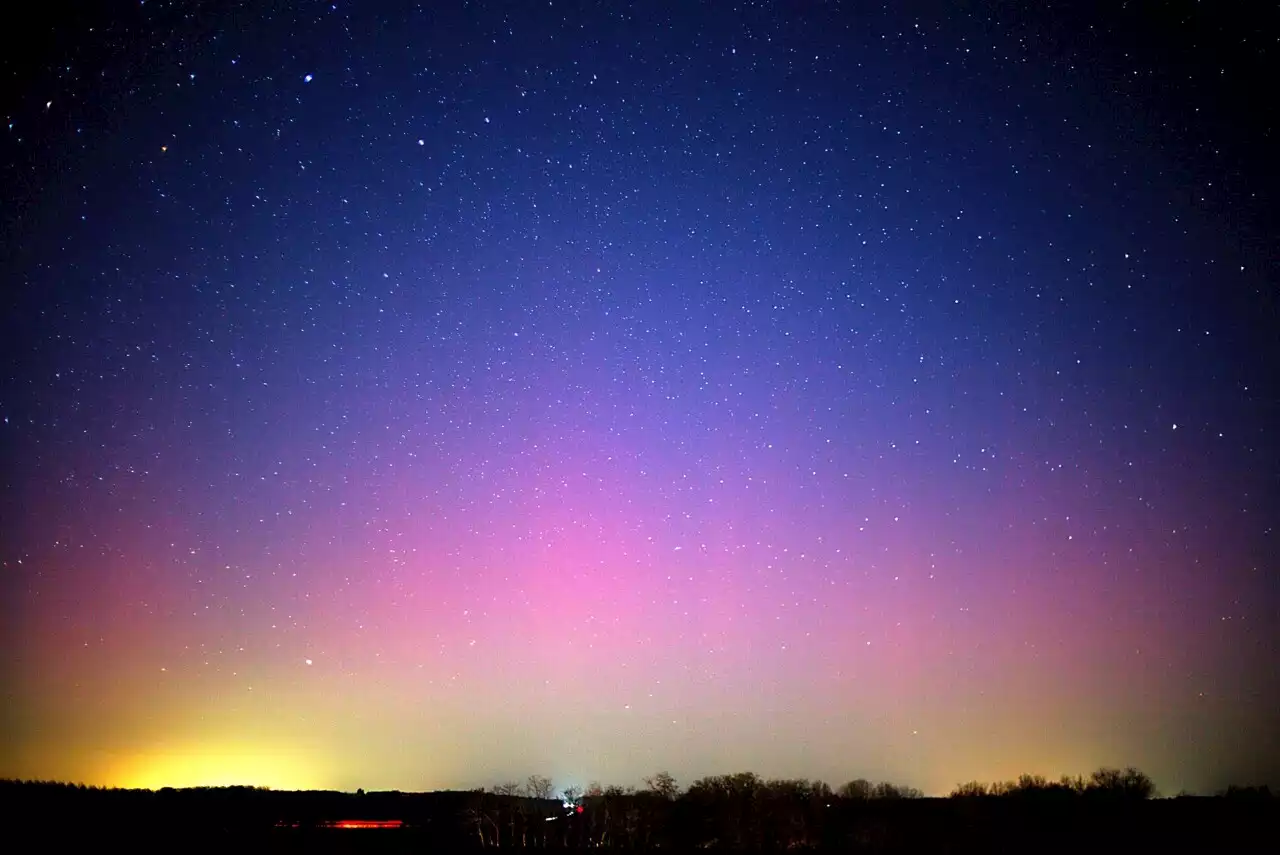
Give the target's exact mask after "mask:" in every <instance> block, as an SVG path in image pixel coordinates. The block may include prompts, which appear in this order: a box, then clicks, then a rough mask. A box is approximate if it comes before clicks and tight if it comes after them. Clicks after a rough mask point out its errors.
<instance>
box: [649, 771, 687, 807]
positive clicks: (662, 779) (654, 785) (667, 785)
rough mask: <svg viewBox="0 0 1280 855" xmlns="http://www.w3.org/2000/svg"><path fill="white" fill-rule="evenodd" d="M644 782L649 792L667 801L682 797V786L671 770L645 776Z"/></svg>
mask: <svg viewBox="0 0 1280 855" xmlns="http://www.w3.org/2000/svg"><path fill="white" fill-rule="evenodd" d="M644 784H645V786H646V787H648V788H649V792H651V793H655V794H656V795H658V796H661V797H662V798H664V799H666V800H667V801H675V800H676V799H677V798H679V797H680V786H679V785H678V784H677V783H676V779H675V778H673V777H672V776H671V773H670V772H665V771H664V772H659V773H658V774H656V775H653V776H651V777H648V778H645V779H644Z"/></svg>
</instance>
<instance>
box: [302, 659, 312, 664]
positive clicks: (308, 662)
mask: <svg viewBox="0 0 1280 855" xmlns="http://www.w3.org/2000/svg"><path fill="white" fill-rule="evenodd" d="M302 661H303V662H306V663H307V664H308V665H310V664H311V660H310V659H304V660H302Z"/></svg>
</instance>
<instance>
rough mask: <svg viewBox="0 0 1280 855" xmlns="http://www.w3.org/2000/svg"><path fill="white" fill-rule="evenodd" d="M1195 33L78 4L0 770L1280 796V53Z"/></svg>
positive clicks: (26, 67)
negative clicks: (1041, 777)
mask: <svg viewBox="0 0 1280 855" xmlns="http://www.w3.org/2000/svg"><path fill="white" fill-rule="evenodd" d="M1139 6H1141V8H1140V9H1133V10H1130V9H1121V10H1107V11H1104V12H1096V11H1095V12H1088V13H1085V12H1083V11H1081V10H1079V9H1073V8H1072V7H1070V6H1063V7H1060V8H1054V7H1050V6H1043V7H1042V6H1037V7H1036V8H1035V9H1034V10H1017V9H1012V8H1005V7H1004V6H1001V5H997V4H990V5H986V4H976V5H974V6H972V8H969V9H967V10H966V11H960V10H958V9H955V8H952V7H951V6H949V5H947V4H919V5H916V4H905V5H903V6H902V7H901V8H899V7H898V5H897V4H891V5H890V6H889V7H888V8H882V7H880V6H878V5H873V4H860V3H850V4H840V3H828V4H799V5H791V4H769V3H765V4H744V5H734V6H726V5H722V4H656V5H654V6H652V7H650V6H647V5H632V4H623V3H617V4H614V3H601V4H596V3H582V4H567V3H561V2H551V3H540V4H533V3H461V4H460V3H440V4H421V5H420V6H416V7H415V6H411V5H409V4H397V3H388V4H373V5H372V6H369V7H366V6H365V5H364V4H346V3H338V4H329V3H303V4H297V5H296V8H293V9H291V10H289V11H287V12H279V11H272V10H268V9H264V8H262V7H261V6H259V5H258V4H243V5H240V4H225V5H218V7H217V8H214V7H213V6H201V5H199V4H195V5H192V4H164V3H157V2H154V0H151V1H150V2H146V3H143V4H139V5H137V6H136V7H134V6H130V7H129V8H127V9H125V8H120V9H114V10H110V11H104V10H96V11H89V12H84V13H82V14H80V15H78V16H71V17H70V18H67V17H66V16H64V17H62V18H58V19H57V20H56V21H54V20H53V19H52V18H53V16H52V13H50V15H51V18H50V20H49V21H48V22H47V23H45V24H43V25H39V26H36V27H34V28H33V30H32V32H31V33H29V34H25V38H29V39H30V44H29V47H34V48H36V50H35V51H34V54H37V55H39V61H38V62H36V61H31V60H22V59H18V58H17V54H15V53H11V54H10V56H9V58H7V59H6V60H5V69H6V72H5V79H6V83H5V93H6V94H5V100H4V104H5V124H6V125H7V129H6V130H5V131H4V134H3V142H2V143H0V146H2V147H3V148H2V153H3V176H4V180H3V182H2V183H3V186H4V187H5V190H4V194H5V206H4V207H5V213H4V215H3V232H2V233H3V242H2V246H3V250H2V255H0V259H2V266H0V270H2V271H3V277H4V281H5V283H6V284H5V287H4V294H5V296H4V303H5V309H4V325H3V330H2V331H3V336H4V344H3V345H0V347H2V348H3V356H4V362H3V364H4V372H3V387H2V396H0V415H2V416H3V425H2V430H0V436H3V441H2V442H0V450H2V452H0V453H2V454H3V460H4V461H5V462H4V467H3V469H4V472H5V473H6V474H5V475H4V476H3V490H2V491H0V501H2V504H0V508H2V509H3V511H2V512H0V516H2V518H3V522H2V523H0V535H2V537H0V560H2V561H3V579H4V582H3V589H2V590H3V596H4V610H3V616H4V620H3V624H4V626H5V629H4V635H3V640H4V642H5V644H4V649H5V650H6V651H7V656H6V669H5V672H4V673H5V677H4V681H3V682H4V691H5V695H6V704H5V706H6V708H7V712H6V713H5V717H6V719H7V721H6V722H5V726H4V727H3V732H4V733H5V738H4V739H3V740H0V775H5V776H12V777H41V778H64V779H70V780H83V781H85V782H93V783H107V784H117V785H130V786H164V785H166V784H171V785H183V784H194V783H233V782H234V783H241V782H243V783H254V784H266V785H270V786H278V787H336V788H348V789H354V788H356V787H373V788H391V787H397V788H402V789H406V790H409V789H413V790H418V789H432V788H463V787H474V786H482V785H486V784H492V783H493V782H494V781H497V780H507V779H515V778H521V777H523V776H525V775H527V774H530V773H534V772H537V773H542V774H547V775H549V776H551V777H552V778H553V779H554V780H555V781H556V782H557V784H560V785H568V784H577V785H582V784H585V783H586V782H587V781H588V780H591V779H600V780H603V781H606V782H615V781H616V782H620V783H630V782H634V781H638V780H639V779H640V778H641V777H642V776H644V775H647V774H652V773H653V772H654V771H656V770H657V769H662V768H665V769H669V770H670V771H671V772H672V773H673V774H675V775H676V777H677V778H679V779H681V780H682V781H685V782H688V781H690V780H692V779H693V778H696V777H699V776H701V775H705V774H716V773H720V772H726V771H736V770H739V769H750V770H753V771H757V772H759V773H761V774H762V775H766V776H775V775H778V776H780V775H796V776H806V777H820V778H824V779H826V780H828V781H831V782H833V783H838V782H842V781H845V780H848V779H850V778H853V777H859V776H864V777H869V778H876V779H878V778H889V779H893V780H901V781H904V782H906V783H909V784H912V785H915V786H918V787H920V788H921V789H923V790H925V791H926V792H929V793H937V792H946V791H947V790H948V789H950V788H951V787H952V786H953V785H954V784H956V783H957V782H959V781H964V780H971V779H975V778H976V779H983V780H989V779H996V778H1004V777H1012V776H1016V775H1017V774H1019V773H1023V772H1027V773H1037V774H1046V775H1049V776H1052V777H1056V776H1057V775H1059V774H1076V773H1080V772H1085V773H1087V772H1088V771H1089V770H1091V769H1092V768H1095V767H1097V766H1099V765H1103V764H1107V765H1124V764H1130V763H1132V764H1135V765H1138V766H1140V767H1141V768H1143V769H1144V770H1145V771H1147V772H1148V773H1150V774H1151V775H1152V777H1153V778H1154V779H1155V780H1156V782H1157V784H1158V785H1159V786H1160V787H1161V789H1162V790H1164V791H1166V792H1168V793H1173V792H1176V791H1177V790H1179V789H1182V788H1184V787H1185V788H1189V789H1192V790H1201V791H1208V790H1212V789H1214V788H1216V787H1219V786H1224V785H1225V784H1227V783H1231V782H1236V783H1251V782H1255V781H1256V782H1268V781H1269V782H1270V783H1272V785H1273V786H1274V785H1276V784H1277V783H1280V777H1277V774H1278V773H1280V759H1278V758H1280V746H1278V745H1277V743H1276V736H1275V734H1276V733H1277V732H1280V731H1277V730H1275V729H1273V728H1274V724H1275V719H1274V713H1273V712H1272V711H1273V710H1274V709H1275V708H1276V707H1277V703H1278V702H1280V684H1278V683H1277V678H1276V671H1275V668H1274V662H1275V658H1276V653H1277V649H1276V637H1275V625H1276V624H1275V621H1276V617H1277V606H1278V604H1280V598H1278V596H1277V587H1276V578H1277V577H1276V571H1277V568H1276V565H1275V556H1276V549H1275V536H1276V532H1275V520H1276V512H1277V501H1276V500H1277V491H1276V485H1277V483H1280V482H1278V481H1277V472H1278V471H1280V467H1278V466H1277V464H1278V462H1280V461H1278V460H1277V448H1280V446H1277V443H1276V434H1275V431H1276V424H1277V421H1276V415H1277V413H1276V401H1277V400H1278V398H1277V391H1278V390H1277V384H1276V380H1277V378H1276V373H1275V367H1274V366H1275V365H1277V364H1280V360H1277V352H1276V351H1277V349H1276V330H1277V316H1276V309H1275V285H1276V259H1277V258H1280V252H1277V249H1278V247H1277V245H1276V234H1277V232H1276V230H1275V228H1274V226H1275V223H1276V218H1275V207H1274V205H1275V203H1274V201H1273V200H1274V198H1275V193H1274V191H1275V190H1276V187H1275V179H1274V178H1273V177H1268V176H1269V175H1270V173H1269V172H1268V171H1267V170H1266V169H1265V164H1266V163H1267V162H1268V161H1269V159H1270V155H1269V154H1268V152H1269V150H1270V147H1271V146H1272V144H1273V140H1274V127H1275V124H1274V120H1275V107H1274V105H1272V104H1267V103H1256V102H1254V101H1251V100H1250V99H1251V97H1252V96H1249V95H1248V94H1247V93H1248V91H1249V87H1250V86H1255V87H1256V86H1259V85H1261V84H1260V83H1259V82H1258V81H1260V80H1263V79H1266V77H1267V76H1269V75H1270V73H1271V72H1274V68H1273V66H1274V64H1275V63H1274V50H1275V39H1274V32H1273V31H1270V32H1269V31H1268V27H1269V26H1270V25H1269V24H1268V23H1267V22H1266V21H1262V20H1250V21H1244V20H1231V19H1228V18H1227V17H1225V16H1223V13H1221V12H1219V11H1216V10H1214V11H1210V10H1204V9H1200V8H1199V7H1198V6H1193V5H1191V4H1176V5H1175V6H1174V7H1164V6H1161V7H1158V8H1157V7H1154V6H1152V7H1147V6H1146V5H1143V4H1139ZM1087 15H1095V16H1096V17H1087ZM15 38H17V36H15ZM25 55H26V56H31V55H32V53H31V52H28V53H26V54H25ZM1268 69H1270V71H1268ZM1264 100H1265V99H1264Z"/></svg>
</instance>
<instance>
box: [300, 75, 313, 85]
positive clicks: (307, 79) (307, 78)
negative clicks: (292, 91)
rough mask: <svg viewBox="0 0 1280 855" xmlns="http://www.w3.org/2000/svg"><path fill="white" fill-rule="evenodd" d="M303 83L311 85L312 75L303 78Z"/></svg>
mask: <svg viewBox="0 0 1280 855" xmlns="http://www.w3.org/2000/svg"><path fill="white" fill-rule="evenodd" d="M302 82H303V83H310V82H311V75H310V74H308V75H307V76H306V77H304V78H302Z"/></svg>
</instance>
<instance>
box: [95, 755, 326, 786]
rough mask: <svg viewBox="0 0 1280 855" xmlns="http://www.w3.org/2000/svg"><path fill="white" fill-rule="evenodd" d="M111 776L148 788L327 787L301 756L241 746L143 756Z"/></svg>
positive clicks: (124, 762) (118, 782) (120, 783)
mask: <svg viewBox="0 0 1280 855" xmlns="http://www.w3.org/2000/svg"><path fill="white" fill-rule="evenodd" d="M112 777H113V778H115V779H116V783H115V785H116V786H120V787H126V788H130V789H132V788H140V789H149V790H156V789H160V788H161V787H175V788H180V787H229V786H236V785H244V786H252V787H270V788H271V789H273V790H309V789H322V788H323V783H322V782H321V780H320V778H321V775H320V774H319V772H318V771H317V770H316V769H315V768H314V766H313V765H312V764H310V763H308V762H306V759H305V758H304V757H302V756H300V755H299V754H295V753H289V752H282V751H278V750H274V751H273V750H268V751H253V750H246V749H245V748H243V747H240V746H234V747H226V748H219V747H209V746H201V747H198V748H192V749H188V750H180V751H162V752H157V753H154V754H140V755H136V756H133V757H129V758H125V759H122V761H121V763H120V767H119V768H118V769H117V770H116V774H114V775H113V776H112Z"/></svg>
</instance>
